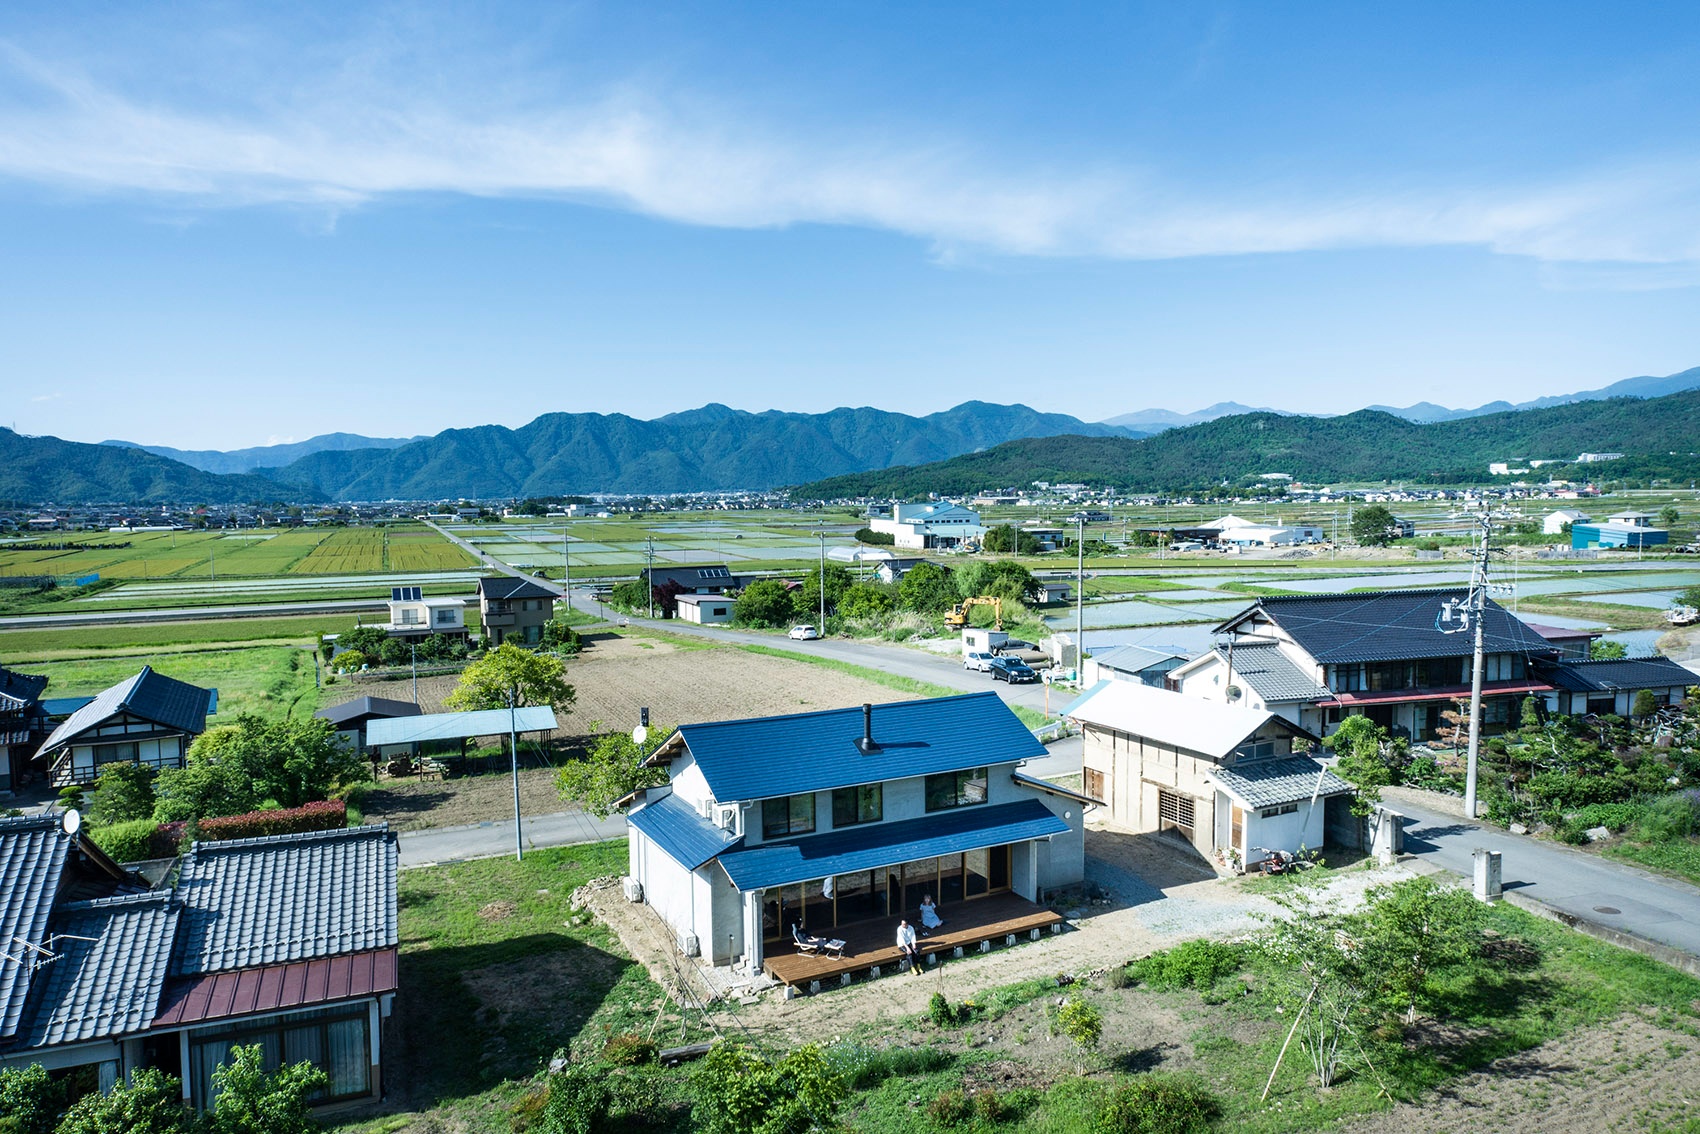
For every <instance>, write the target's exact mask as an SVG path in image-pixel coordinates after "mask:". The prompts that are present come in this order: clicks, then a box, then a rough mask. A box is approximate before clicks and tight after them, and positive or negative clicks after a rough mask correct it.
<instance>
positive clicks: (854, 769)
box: [679, 692, 1045, 802]
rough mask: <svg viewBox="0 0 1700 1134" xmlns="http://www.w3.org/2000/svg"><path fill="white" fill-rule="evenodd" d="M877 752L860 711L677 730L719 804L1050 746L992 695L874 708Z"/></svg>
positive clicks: (971, 763) (976, 762)
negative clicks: (865, 742) (865, 748)
mask: <svg viewBox="0 0 1700 1134" xmlns="http://www.w3.org/2000/svg"><path fill="white" fill-rule="evenodd" d="M872 731H873V738H874V742H875V743H876V744H877V745H879V751H877V752H872V753H868V754H866V755H864V754H863V753H862V751H861V750H860V749H859V748H858V747H857V744H856V742H857V741H858V740H860V739H861V736H862V710H861V708H859V707H858V708H851V709H828V710H826V711H823V712H818V713H794V714H791V715H789V716H783V717H757V718H753V719H750V720H741V721H719V722H715V723H712V724H695V725H684V726H681V727H680V729H679V732H680V734H681V736H682V737H683V739H684V742H685V744H686V746H687V747H689V748H690V750H691V755H692V756H693V757H695V759H696V762H697V767H699V768H701V769H702V774H703V776H704V778H706V779H707V780H708V786H709V790H710V791H712V792H713V793H714V798H715V799H718V800H720V801H721V802H730V801H732V800H746V799H770V798H773V797H775V796H781V795H796V794H797V793H799V792H806V791H828V790H830V789H832V788H841V787H852V786H854V785H856V784H870V783H879V782H881V781H884V780H894V779H901V778H903V777H906V776H925V775H931V774H933V773H935V772H954V771H957V770H960V769H963V768H979V767H984V766H985V765H988V764H1001V763H1008V762H1010V761H1013V760H1027V759H1032V758H1035V757H1039V756H1043V755H1044V754H1045V746H1044V745H1043V744H1040V743H1039V742H1038V741H1037V740H1035V739H1033V733H1032V732H1031V731H1029V730H1028V728H1027V726H1026V725H1024V724H1022V723H1021V719H1020V718H1019V717H1017V716H1016V715H1015V714H1014V713H1012V712H1010V710H1009V706H1007V705H1005V704H1004V703H1003V701H1002V700H1001V699H1000V698H999V697H998V695H997V694H996V693H990V692H987V693H969V694H965V695H963V696H960V697H934V698H930V699H928V700H924V701H895V702H889V703H887V704H883V705H875V706H874V707H873V729H872Z"/></svg>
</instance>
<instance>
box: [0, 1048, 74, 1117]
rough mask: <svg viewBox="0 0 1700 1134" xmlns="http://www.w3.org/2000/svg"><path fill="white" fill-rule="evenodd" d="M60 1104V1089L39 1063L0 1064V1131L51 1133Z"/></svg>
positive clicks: (63, 1101)
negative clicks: (13, 1065) (2, 1065)
mask: <svg viewBox="0 0 1700 1134" xmlns="http://www.w3.org/2000/svg"><path fill="white" fill-rule="evenodd" d="M64 1105H65V1092H64V1090H63V1089H62V1088H61V1086H60V1085H59V1084H58V1083H56V1082H54V1080H53V1079H52V1078H51V1077H50V1076H49V1075H48V1074H47V1068H45V1067H43V1066H42V1065H41V1064H39V1063H30V1064H26V1065H24V1066H23V1067H6V1068H0V1134H52V1131H53V1123H54V1120H55V1119H57V1118H58V1116H59V1111H60V1109H61V1108H62V1107H63V1106H64ZM7 1123H11V1126H10V1127H8V1126H7V1125H6V1124H7Z"/></svg>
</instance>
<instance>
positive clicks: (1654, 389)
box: [1104, 366, 1700, 434]
mask: <svg viewBox="0 0 1700 1134" xmlns="http://www.w3.org/2000/svg"><path fill="white" fill-rule="evenodd" d="M1694 389H1700V366H1696V367H1693V368H1692V369H1689V370H1684V371H1682V372H1681V373H1678V374H1667V375H1665V376H1663V377H1653V376H1651V375H1643V376H1641V377H1639V378H1625V379H1623V381H1621V382H1613V383H1612V384H1611V385H1609V386H1602V387H1600V388H1599V389H1597V390H1579V391H1577V392H1576V393H1574V394H1558V395H1555V396H1552V397H1545V398H1536V399H1534V400H1533V401H1528V402H1507V401H1497V402H1488V403H1487V404H1486V405H1480V406H1477V407H1476V408H1475V409H1449V408H1447V407H1446V406H1442V405H1436V404H1435V403H1433V402H1417V403H1416V404H1414V405H1409V406H1384V405H1373V406H1365V407H1364V408H1365V409H1369V410H1376V411H1379V412H1381V413H1388V414H1392V415H1393V416H1394V417H1402V418H1404V419H1405V420H1406V421H1415V422H1420V423H1423V424H1427V423H1429V422H1434V421H1456V420H1458V419H1459V418H1463V417H1482V416H1484V415H1486V414H1490V413H1505V412H1508V411H1511V410H1532V409H1546V408H1548V407H1550V406H1563V405H1570V404H1571V403H1573V402H1598V401H1604V400H1605V399H1607V398H1658V397H1663V396H1664V395H1666V394H1679V393H1681V392H1682V391H1684V390H1694ZM1247 413H1279V414H1288V415H1291V416H1310V417H1332V416H1335V415H1333V414H1309V415H1298V414H1295V413H1294V412H1293V411H1291V410H1280V409H1270V408H1268V407H1267V406H1265V407H1261V408H1254V407H1252V406H1243V405H1241V404H1240V403H1238V402H1217V403H1216V404H1215V405H1213V406H1208V407H1206V408H1204V409H1201V410H1199V411H1198V412H1197V413H1175V412H1174V411H1172V410H1166V409H1143V410H1134V411H1133V412H1132V413H1124V414H1122V415H1120V416H1119V417H1111V418H1106V419H1105V420H1104V424H1106V425H1121V426H1125V427H1127V428H1130V429H1135V430H1138V431H1139V432H1141V433H1147V434H1150V433H1161V432H1162V431H1163V430H1165V429H1176V428H1179V427H1180V426H1183V425H1198V424H1201V423H1203V422H1206V421H1215V420H1216V419H1217V418H1222V417H1234V416H1237V415H1239V414H1247Z"/></svg>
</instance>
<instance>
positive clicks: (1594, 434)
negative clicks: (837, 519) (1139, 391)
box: [794, 390, 1700, 500]
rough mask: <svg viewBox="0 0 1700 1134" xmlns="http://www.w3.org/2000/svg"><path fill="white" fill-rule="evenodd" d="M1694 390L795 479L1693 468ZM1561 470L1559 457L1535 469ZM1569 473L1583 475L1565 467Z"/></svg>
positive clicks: (1231, 420) (1001, 484) (848, 481)
mask: <svg viewBox="0 0 1700 1134" xmlns="http://www.w3.org/2000/svg"><path fill="white" fill-rule="evenodd" d="M1697 420H1700V390H1688V391H1685V392H1683V393H1680V394H1667V395H1665V396H1664V397H1660V398H1633V397H1621V398H1611V399H1608V400H1605V401H1579V402H1572V403H1568V404H1565V405H1558V406H1548V407H1545V408H1542V409H1529V410H1506V411H1503V412H1500V413H1494V414H1484V415H1481V416H1478V417H1468V418H1459V419H1457V420H1454V421H1445V422H1431V423H1427V424H1424V423H1420V422H1413V421H1407V420H1405V419H1403V418H1400V417H1395V416H1394V415H1392V414H1389V413H1383V412H1381V411H1379V410H1359V411H1357V412H1356V413H1349V414H1344V415H1342V416H1339V417H1324V418H1318V417H1298V416H1292V415H1285V414H1275V413H1254V414H1241V415H1238V416H1234V417H1224V418H1218V419H1217V420H1215V421H1208V422H1202V423H1200V424H1198V425H1192V426H1186V427H1184V428H1180V429H1171V430H1166V431H1164V432H1162V433H1159V434H1156V435H1155V436H1152V437H1147V438H1143V439H1138V440H1129V439H1125V438H1119V437H1102V438H1092V437H1048V438H1039V439H1029V440H1020V441H1011V442H1008V443H1007V444H1004V445H999V446H996V447H994V448H991V449H987V450H984V451H982V452H978V453H970V454H966V455H964V456H960V457H954V458H952V459H950V460H947V461H942V462H938V463H935V464H931V465H923V466H920V467H916V468H907V469H885V470H881V471H873V472H866V473H859V474H855V475H852V476H842V477H835V478H832V479H830V480H825V481H817V482H814V483H810V484H805V485H801V486H799V487H798V488H796V489H795V490H794V495H796V496H799V497H802V498H805V499H825V500H833V499H840V498H846V497H859V496H872V497H876V498H894V499H902V498H913V497H916V496H919V495H923V494H926V493H940V494H945V495H955V494H959V493H967V492H975V491H985V490H995V489H1008V488H1015V489H1020V488H1024V487H1026V486H1027V485H1029V484H1031V483H1032V482H1033V481H1034V480H1046V481H1052V482H1063V483H1069V482H1081V483H1087V484H1094V485H1106V486H1114V487H1119V488H1128V489H1132V490H1135V491H1177V490H1180V491H1184V490H1188V489H1203V488H1211V487H1215V486H1218V485H1222V484H1227V485H1238V484H1243V483H1248V482H1252V481H1254V480H1255V478H1257V477H1259V476H1262V475H1263V474H1266V473H1285V474H1288V475H1290V476H1292V477H1294V478H1295V479H1297V480H1299V481H1303V482H1309V483H1323V484H1330V483H1339V482H1342V481H1344V482H1358V483H1362V482H1381V481H1389V480H1409V481H1418V482H1430V483H1435V482H1439V483H1460V482H1462V483H1479V482H1481V481H1484V480H1486V479H1488V477H1487V476H1486V473H1487V466H1488V463H1489V462H1490V461H1504V460H1509V459H1524V460H1527V459H1541V458H1546V459H1552V460H1564V461H1569V460H1574V459H1575V458H1576V456H1577V455H1578V454H1580V453H1583V452H1603V451H1609V452H1619V453H1622V454H1624V457H1623V458H1622V459H1621V460H1614V461H1611V462H1610V463H1609V464H1594V465H1582V466H1573V467H1574V468H1580V469H1582V470H1584V471H1583V472H1582V473H1581V474H1580V475H1583V476H1587V475H1590V474H1591V475H1595V476H1612V477H1650V476H1661V477H1667V478H1673V479H1680V480H1690V479H1694V478H1696V477H1700V452H1697V451H1700V432H1697V431H1696V430H1695V426H1694V423H1695V422H1696V421H1697ZM1542 471H1543V472H1556V473H1558V474H1559V475H1565V470H1563V469H1543V470H1542ZM1570 475H1578V474H1576V473H1574V472H1572V473H1571V474H1570Z"/></svg>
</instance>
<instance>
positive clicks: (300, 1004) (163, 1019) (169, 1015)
mask: <svg viewBox="0 0 1700 1134" xmlns="http://www.w3.org/2000/svg"><path fill="white" fill-rule="evenodd" d="M396 973H397V969H396V951H395V950H394V949H374V950H371V951H370V952H365V953H355V954H353V955H352V956H343V957H320V958H315V959H313V960H310V961H298V962H295V963H292V964H286V965H264V966H262V967H260V968H256V969H242V970H240V971H237V972H231V973H212V974H209V975H207V976H200V977H183V978H180V979H178V980H173V981H171V982H170V983H169V984H167V985H166V989H165V998H164V1000H163V1001H162V1002H161V1003H160V1008H159V1015H158V1016H157V1017H156V1018H155V1019H154V1021H153V1026H154V1027H156V1028H159V1027H180V1026H182V1025H184V1024H198V1023H201V1022H202V1021H204V1020H220V1019H226V1018H228V1017H231V1016H246V1015H249V1014H251V1013H255V1012H277V1011H286V1010H289V1009H292V1008H307V1007H311V1006H312V1005H314V1004H328V1003H330V1002H332V1001H335V1000H348V999H352V998H354V997H361V996H374V995H381V994H382V993H386V992H394V991H395V990H396V989H397V988H398V987H399V986H400V984H399V981H398V980H397V977H396Z"/></svg>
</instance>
